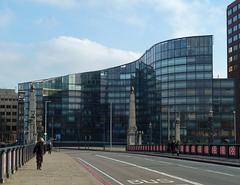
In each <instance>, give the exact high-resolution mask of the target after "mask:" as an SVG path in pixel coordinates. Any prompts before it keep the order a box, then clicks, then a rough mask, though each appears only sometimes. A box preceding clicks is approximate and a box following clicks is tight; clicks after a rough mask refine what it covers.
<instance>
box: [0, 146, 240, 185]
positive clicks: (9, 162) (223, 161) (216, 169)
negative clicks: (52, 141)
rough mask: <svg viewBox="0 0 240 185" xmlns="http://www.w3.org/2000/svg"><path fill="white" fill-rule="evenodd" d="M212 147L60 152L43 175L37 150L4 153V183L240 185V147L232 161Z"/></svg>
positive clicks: (48, 157) (0, 169)
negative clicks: (177, 149)
mask: <svg viewBox="0 0 240 185" xmlns="http://www.w3.org/2000/svg"><path fill="white" fill-rule="evenodd" d="M183 147H186V148H188V146H187V145H186V146H183ZM209 147H210V148H209V152H210V154H209V155H204V148H206V147H204V146H203V149H202V151H203V155H200V154H199V152H200V151H201V150H200V149H198V146H196V150H194V147H193V145H191V146H189V151H188V149H186V148H183V150H181V153H180V155H179V156H177V155H176V154H175V153H173V154H172V153H168V152H167V150H165V148H166V146H160V145H159V146H157V145H150V146H131V147H128V148H126V149H127V151H125V148H122V147H113V148H109V147H105V148H101V147H94V146H88V147H86V146H78V147H76V146H74V147H69V146H68V147H55V148H54V150H53V152H52V154H48V153H46V154H45V155H44V162H43V168H42V170H36V161H35V158H34V155H33V153H32V149H33V146H31V145H30V146H15V147H9V148H1V149H0V154H1V155H0V162H1V163H0V178H1V182H2V183H4V184H6V185H33V184H34V185H55V184H56V185H79V184H81V185H97V184H104V185H110V184H113V185H114V184H118V185H132V184H143V185H147V184H159V185H161V184H171V185H190V184H193V185H213V184H216V185H226V184H231V185H238V184H239V181H240V176H239V172H240V159H239V146H237V145H236V149H237V150H238V151H236V152H237V154H238V157H232V156H230V155H229V153H228V151H230V152H232V150H233V149H232V148H231V147H227V150H226V152H227V153H228V154H227V155H226V156H221V155H220V153H219V154H218V155H216V154H214V153H212V152H213V151H217V152H218V151H219V152H220V148H221V146H217V150H215V149H214V147H213V146H209ZM199 148H200V147H199ZM212 148H213V149H212ZM160 149H162V151H160ZM205 150H207V149H205ZM222 150H223V149H222ZM185 152H187V153H185ZM191 152H192V153H191ZM194 152H195V153H194ZM213 154H214V155H213Z"/></svg>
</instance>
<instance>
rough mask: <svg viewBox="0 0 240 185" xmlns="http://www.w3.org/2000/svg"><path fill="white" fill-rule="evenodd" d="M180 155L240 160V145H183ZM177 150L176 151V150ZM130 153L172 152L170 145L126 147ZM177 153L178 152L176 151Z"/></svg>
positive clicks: (180, 148)
mask: <svg viewBox="0 0 240 185" xmlns="http://www.w3.org/2000/svg"><path fill="white" fill-rule="evenodd" d="M178 149H179V153H180V154H189V155H202V156H214V157H225V158H235V159H240V145H234V144H232V145H201V144H182V145H180V146H179V147H178ZM175 150H176V149H175ZM126 151H128V152H156V153H168V152H171V147H169V146H168V145H164V144H161V145H131V146H127V147H126ZM174 152H176V151H174Z"/></svg>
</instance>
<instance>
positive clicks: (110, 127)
mask: <svg viewBox="0 0 240 185" xmlns="http://www.w3.org/2000/svg"><path fill="white" fill-rule="evenodd" d="M109 129H110V130H109V132H110V139H109V141H110V151H112V102H111V103H110V128H109Z"/></svg>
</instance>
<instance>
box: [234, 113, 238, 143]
mask: <svg viewBox="0 0 240 185" xmlns="http://www.w3.org/2000/svg"><path fill="white" fill-rule="evenodd" d="M233 130H234V143H235V144H236V142H237V131H236V111H235V110H234V111H233Z"/></svg>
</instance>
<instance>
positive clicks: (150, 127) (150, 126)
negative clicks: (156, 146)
mask: <svg viewBox="0 0 240 185" xmlns="http://www.w3.org/2000/svg"><path fill="white" fill-rule="evenodd" d="M149 130H150V144H152V123H151V122H150V123H149Z"/></svg>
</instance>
